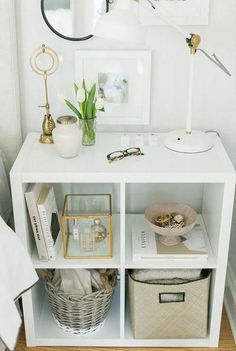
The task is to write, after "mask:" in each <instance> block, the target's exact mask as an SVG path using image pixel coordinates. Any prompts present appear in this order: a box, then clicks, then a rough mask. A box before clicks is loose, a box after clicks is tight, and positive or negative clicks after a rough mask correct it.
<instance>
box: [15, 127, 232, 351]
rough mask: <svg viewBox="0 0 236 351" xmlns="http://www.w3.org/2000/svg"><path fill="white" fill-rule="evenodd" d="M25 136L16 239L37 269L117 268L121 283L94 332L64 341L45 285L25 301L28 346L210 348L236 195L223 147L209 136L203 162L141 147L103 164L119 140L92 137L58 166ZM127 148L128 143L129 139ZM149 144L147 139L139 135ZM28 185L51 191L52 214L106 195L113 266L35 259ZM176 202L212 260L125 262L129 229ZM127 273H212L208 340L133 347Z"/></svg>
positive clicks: (18, 169) (18, 167) (18, 170)
mask: <svg viewBox="0 0 236 351" xmlns="http://www.w3.org/2000/svg"><path fill="white" fill-rule="evenodd" d="M38 137H39V136H38V134H36V133H32V134H29V135H28V137H27V139H26V141H25V143H24V145H23V147H22V150H21V151H20V153H19V155H18V158H17V160H16V162H15V164H14V166H13V168H12V171H11V186H12V196H13V206H14V217H15V225H16V232H17V235H19V237H20V238H21V239H22V242H23V243H24V245H25V247H26V248H27V250H28V252H29V253H30V254H31V256H32V261H33V264H34V267H35V268H61V269H63V268H111V267H112V268H118V269H119V272H120V281H119V284H118V286H117V287H116V293H115V296H114V300H113V304H112V308H111V310H110V312H109V315H108V318H107V320H106V322H105V324H104V326H103V328H101V329H100V330H99V331H97V332H96V333H93V334H88V335H85V336H74V335H70V334H67V333H64V332H63V331H62V330H61V329H60V328H59V327H58V326H57V325H56V324H55V322H54V320H53V318H52V315H51V312H50V309H49V306H48V301H47V298H46V295H45V290H44V287H43V284H42V283H41V282H39V283H38V284H37V285H36V286H34V287H33V289H32V290H30V291H28V292H27V293H26V294H25V295H24V296H23V308H24V319H25V329H26V338H27V345H28V346H127V347H128V346H130V347H138V346H140V347H142V346H143V347H149V346H150V347H216V346H217V345H218V341H219V331H220V322H221V313H222V305H223V295H224V282H225V276H226V267H227V256H228V248H229V239H230V229H231V218H232V210H233V199H234V190H235V171H234V168H233V166H232V164H231V162H230V160H229V158H228V156H227V154H226V152H225V150H224V148H223V146H222V144H221V141H220V139H219V138H218V137H217V136H216V135H215V134H212V139H213V142H214V148H213V149H212V150H210V151H208V152H206V153H201V154H194V155H189V154H179V153H175V152H172V151H170V150H167V149H166V148H165V147H164V146H163V138H164V137H165V136H164V135H162V134H160V135H159V136H158V137H159V143H158V145H157V146H152V147H151V146H148V145H144V146H143V147H142V149H143V152H144V154H145V155H144V156H142V157H141V156H140V157H127V158H125V159H124V160H122V161H120V162H115V163H113V164H109V163H108V162H107V160H106V155H107V154H109V153H110V152H112V151H113V150H120V149H122V147H121V145H120V137H121V134H120V133H98V135H97V141H96V145H95V146H94V147H83V148H82V150H81V154H80V155H79V157H77V158H75V159H70V160H66V159H62V158H60V157H58V156H57V154H56V150H55V147H54V146H53V145H41V144H39V143H38ZM130 137H131V140H133V138H134V137H133V135H130ZM144 137H145V139H147V137H146V135H144ZM29 183H52V184H53V185H54V187H55V189H56V195H57V202H58V206H59V207H61V204H62V200H63V197H64V195H65V194H67V193H70V192H73V193H81V192H83V193H105V192H106V193H111V194H112V199H113V213H114V216H113V227H114V233H113V237H114V243H113V258H112V259H102V260H96V259H95V260H66V259H64V258H63V255H62V251H61V252H60V253H59V255H58V258H57V260H56V261H55V262H41V261H39V260H38V258H37V252H36V250H35V244H34V240H33V235H32V230H31V226H30V223H29V219H28V215H27V209H26V205H25V199H24V192H25V190H26V188H27V186H28V184H29ZM160 201H178V202H184V203H187V204H189V205H190V206H192V207H193V208H194V209H195V210H196V211H198V213H199V215H200V219H201V220H202V222H203V223H204V227H205V229H206V231H207V234H208V237H209V241H210V244H211V249H212V252H210V254H209V257H208V259H207V260H206V261H205V262H201V263H199V261H196V260H190V259H185V260H184V259H178V260H177V259H175V260H173V259H172V260H167V259H158V260H156V261H155V260H151V261H148V262H144V263H135V262H133V261H132V255H131V252H132V251H131V223H132V221H140V220H142V219H143V218H144V217H143V213H144V209H145V208H146V207H147V206H148V205H150V204H151V203H154V202H160ZM131 268H162V269H165V268H180V269H181V268H208V269H212V279H211V289H210V302H209V323H208V324H209V326H208V336H207V337H206V338H200V339H149V340H147V339H142V340H140V339H134V338H133V334H132V330H131V324H130V317H129V306H128V298H127V297H128V291H127V286H126V279H125V277H126V271H127V269H131Z"/></svg>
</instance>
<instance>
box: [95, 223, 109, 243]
mask: <svg viewBox="0 0 236 351" xmlns="http://www.w3.org/2000/svg"><path fill="white" fill-rule="evenodd" d="M93 222H94V224H93V225H92V226H91V232H92V233H93V235H94V237H95V240H96V241H102V240H104V239H106V237H107V230H106V227H105V226H104V225H103V224H102V221H101V219H100V218H96V219H94V221H93Z"/></svg>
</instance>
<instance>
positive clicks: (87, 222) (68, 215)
mask: <svg viewBox="0 0 236 351" xmlns="http://www.w3.org/2000/svg"><path fill="white" fill-rule="evenodd" d="M75 228H76V232H75ZM75 234H76V235H75ZM62 239H63V247H64V257H65V258H68V259H70V258H71V259H77V258H79V259H82V258H84V259H86V258H87V259H88V258H89V259H96V258H111V257H112V205H111V195H110V194H71V195H66V196H65V202H64V207H63V212H62Z"/></svg>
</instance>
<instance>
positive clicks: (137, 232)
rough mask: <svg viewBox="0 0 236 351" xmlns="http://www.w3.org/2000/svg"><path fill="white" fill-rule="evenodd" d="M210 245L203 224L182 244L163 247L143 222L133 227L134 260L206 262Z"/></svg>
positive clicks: (156, 236) (157, 237)
mask: <svg viewBox="0 0 236 351" xmlns="http://www.w3.org/2000/svg"><path fill="white" fill-rule="evenodd" d="M209 248H210V243H209V240H208V237H207V233H206V231H205V228H204V226H203V224H198V225H197V226H196V227H195V228H194V229H193V230H192V231H191V233H190V234H189V236H188V237H187V239H184V240H183V241H182V242H181V243H180V244H178V245H175V246H166V245H163V244H162V243H161V242H160V240H159V236H158V235H156V234H155V233H153V232H152V231H150V229H149V228H148V226H147V225H146V224H145V223H144V222H143V223H142V224H141V223H134V224H133V225H132V249H133V260H134V261H137V260H148V259H149V260H151V259H154V260H155V259H163V258H167V259H199V260H202V261H206V260H207V258H208V252H209Z"/></svg>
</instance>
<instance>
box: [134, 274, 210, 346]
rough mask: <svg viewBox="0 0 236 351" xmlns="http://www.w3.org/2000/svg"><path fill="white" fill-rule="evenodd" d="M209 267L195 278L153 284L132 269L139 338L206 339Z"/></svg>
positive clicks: (135, 331)
mask: <svg viewBox="0 0 236 351" xmlns="http://www.w3.org/2000/svg"><path fill="white" fill-rule="evenodd" d="M210 276H211V272H210V271H209V270H204V271H203V273H202V277H201V278H200V279H198V280H195V281H189V282H187V283H186V282H185V283H179V284H156V283H155V284H153V283H145V282H139V281H136V280H134V279H133V278H132V277H131V275H130V272H129V304H130V314H131V324H132V330H133V335H134V337H135V338H137V339H160V338H161V339H166V338H168V339H173V338H204V337H206V335H207V322H208V300H209V287H210Z"/></svg>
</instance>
